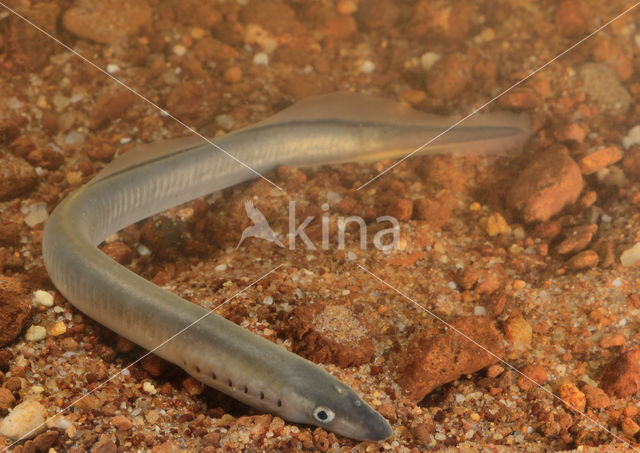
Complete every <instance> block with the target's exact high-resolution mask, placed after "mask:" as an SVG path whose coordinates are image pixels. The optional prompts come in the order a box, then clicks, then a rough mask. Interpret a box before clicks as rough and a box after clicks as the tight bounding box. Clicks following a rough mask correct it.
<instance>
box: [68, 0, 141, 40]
mask: <svg viewBox="0 0 640 453" xmlns="http://www.w3.org/2000/svg"><path fill="white" fill-rule="evenodd" d="M151 18H152V10H151V8H150V7H149V5H148V4H147V2H146V1H145V0H136V1H135V2H132V1H128V0H104V1H101V2H93V1H90V0H78V1H76V3H75V4H74V5H73V6H72V7H71V8H69V9H68V10H67V11H66V12H65V13H64V16H63V18H62V22H63V24H64V26H65V28H66V29H67V30H68V31H69V32H70V33H71V34H73V35H75V36H77V37H78V38H83V39H89V40H91V41H95V42H98V43H103V44H109V43H116V42H119V41H124V40H125V39H126V38H127V37H129V36H134V35H136V34H137V33H138V31H139V30H140V29H141V28H142V27H144V26H146V25H148V24H149V23H150V22H151Z"/></svg>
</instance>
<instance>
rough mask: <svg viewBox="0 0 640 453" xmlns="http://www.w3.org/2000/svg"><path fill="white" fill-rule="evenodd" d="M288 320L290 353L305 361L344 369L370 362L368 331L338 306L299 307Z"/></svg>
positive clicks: (371, 343)
mask: <svg viewBox="0 0 640 453" xmlns="http://www.w3.org/2000/svg"><path fill="white" fill-rule="evenodd" d="M291 320H292V326H291V327H292V329H291V331H292V332H293V336H294V340H293V347H294V350H295V352H296V353H298V354H300V355H302V356H304V357H306V358H307V359H309V360H312V361H314V362H323V363H333V364H335V365H338V366H340V367H343V368H344V367H348V366H355V365H362V364H364V363H369V362H370V361H371V359H373V342H372V341H371V338H370V332H369V329H368V328H367V326H366V325H365V324H364V322H363V321H362V320H360V319H358V318H357V317H356V316H355V315H354V313H353V312H352V311H351V310H350V309H348V308H346V307H344V306H342V305H330V306H327V307H324V306H322V305H319V304H316V305H310V306H304V307H299V308H297V309H296V310H294V312H293V315H292V317H291ZM287 330H289V329H287Z"/></svg>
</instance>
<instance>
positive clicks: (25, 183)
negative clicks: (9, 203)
mask: <svg viewBox="0 0 640 453" xmlns="http://www.w3.org/2000/svg"><path fill="white" fill-rule="evenodd" d="M37 181H38V177H37V175H36V172H35V170H34V169H33V168H32V167H31V165H29V164H28V163H27V162H25V161H24V160H23V159H20V158H19V157H14V156H12V155H11V154H5V153H0V201H5V200H10V199H11V198H15V197H17V196H19V195H22V194H23V193H25V192H28V191H29V190H31V189H32V188H33V187H34V186H35V185H36V182H37Z"/></svg>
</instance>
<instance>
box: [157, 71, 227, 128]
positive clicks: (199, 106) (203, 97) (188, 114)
mask: <svg viewBox="0 0 640 453" xmlns="http://www.w3.org/2000/svg"><path fill="white" fill-rule="evenodd" d="M219 105H220V98H219V94H218V91H217V90H216V89H214V87H213V86H211V85H210V84H209V83H207V81H206V80H194V81H189V82H183V83H179V84H177V85H175V86H174V87H173V88H172V89H171V92H170V93H169V97H168V98H167V110H168V111H169V112H171V114H172V115H174V116H176V117H177V118H179V119H180V120H181V121H184V122H185V123H187V124H188V125H190V126H201V125H202V124H204V123H206V122H207V121H210V120H211V119H212V118H214V117H215V116H216V114H217V113H218V107H219Z"/></svg>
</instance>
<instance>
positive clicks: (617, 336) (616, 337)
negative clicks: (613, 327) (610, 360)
mask: <svg viewBox="0 0 640 453" xmlns="http://www.w3.org/2000/svg"><path fill="white" fill-rule="evenodd" d="M599 344H600V347H602V348H613V347H616V346H626V345H627V339H626V338H625V337H624V334H622V333H620V332H617V333H612V334H611V335H606V336H604V337H602V338H601V339H600V342H599Z"/></svg>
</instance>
